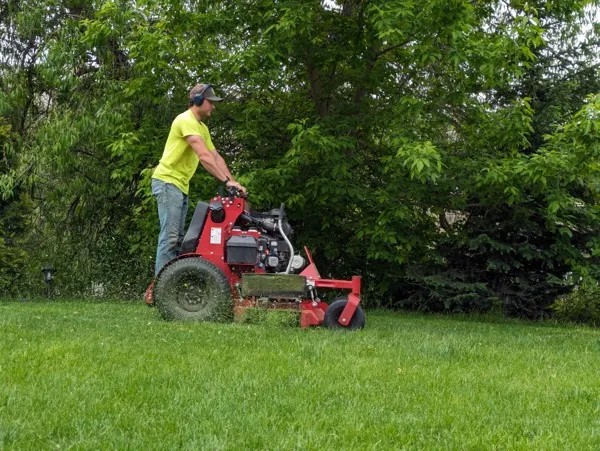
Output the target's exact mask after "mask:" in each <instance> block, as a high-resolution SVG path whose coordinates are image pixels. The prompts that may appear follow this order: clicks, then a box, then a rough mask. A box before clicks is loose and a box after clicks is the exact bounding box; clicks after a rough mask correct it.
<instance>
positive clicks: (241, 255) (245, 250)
mask: <svg viewBox="0 0 600 451" xmlns="http://www.w3.org/2000/svg"><path fill="white" fill-rule="evenodd" d="M225 248H226V257H225V259H226V261H227V263H230V264H236V265H255V264H256V263H257V262H258V246H257V243H256V238H254V237H253V236H232V237H231V238H229V239H228V240H227V245H226V247H225Z"/></svg>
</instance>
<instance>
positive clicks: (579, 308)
mask: <svg viewBox="0 0 600 451" xmlns="http://www.w3.org/2000/svg"><path fill="white" fill-rule="evenodd" d="M552 309H553V310H554V312H555V314H556V317H557V318H558V319H559V320H561V321H570V322H577V323H584V324H589V325H591V326H596V327H598V326H600V286H599V285H598V282H597V281H590V282H586V283H584V284H582V285H581V286H580V287H579V289H577V290H575V291H574V292H573V293H571V294H570V295H568V296H565V297H563V298H561V299H558V300H557V301H556V302H554V304H552Z"/></svg>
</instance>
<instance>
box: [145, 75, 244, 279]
mask: <svg viewBox="0 0 600 451" xmlns="http://www.w3.org/2000/svg"><path fill="white" fill-rule="evenodd" d="M222 100H223V99H222V98H221V97H217V96H216V95H215V93H214V91H213V89H212V85H211V84H209V83H201V84H198V85H196V86H194V88H193V89H192V90H191V91H190V95H189V104H188V106H189V108H188V110H187V111H185V112H183V113H181V114H180V115H179V116H177V117H176V118H175V120H174V121H173V124H172V125H171V131H170V132H169V137H168V138H167V142H166V144H165V150H164V152H163V155H162V158H161V159H160V162H159V163H158V166H157V167H156V169H155V170H154V173H153V174H152V194H153V195H154V197H156V201H157V203H158V217H159V220H160V234H159V236H158V248H157V250H156V265H155V274H158V272H159V271H160V270H161V268H162V267H163V266H164V265H165V263H167V262H168V261H169V260H171V259H172V258H174V257H176V256H177V253H178V250H179V247H180V246H181V242H182V241H183V235H184V228H185V217H186V214H187V209H188V192H189V182H190V179H191V178H192V176H193V175H194V173H195V172H196V168H197V167H198V162H200V163H201V164H202V166H204V168H205V169H206V170H207V171H208V172H209V173H210V174H212V175H213V176H214V177H215V178H216V179H217V180H219V181H221V182H223V183H226V184H227V186H232V187H235V188H237V189H239V190H241V191H242V192H244V193H245V192H246V188H244V187H243V186H242V185H240V184H239V183H238V182H236V181H235V179H234V178H233V176H232V175H231V172H229V169H228V168H227V164H226V163H225V160H223V158H222V157H221V155H219V152H217V150H216V149H215V146H214V145H213V143H212V140H211V139H210V133H209V132H208V128H207V127H206V125H204V122H203V121H204V120H205V119H206V118H208V117H210V115H211V113H212V111H213V110H214V109H215V103H216V102H220V101H222Z"/></svg>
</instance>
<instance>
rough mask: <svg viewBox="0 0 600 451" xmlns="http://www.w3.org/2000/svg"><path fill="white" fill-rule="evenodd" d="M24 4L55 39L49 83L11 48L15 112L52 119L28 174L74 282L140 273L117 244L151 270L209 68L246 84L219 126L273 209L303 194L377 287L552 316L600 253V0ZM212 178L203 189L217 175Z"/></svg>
mask: <svg viewBox="0 0 600 451" xmlns="http://www.w3.org/2000/svg"><path fill="white" fill-rule="evenodd" d="M20 5H21V6H22V8H21V9H22V11H23V13H19V14H21V15H20V16H19V14H17V13H16V9H12V10H10V11H9V13H8V15H7V14H5V13H3V16H2V17H3V23H4V24H8V25H5V27H7V28H6V29H11V30H15V32H17V31H18V33H17V35H19V36H21V37H20V38H19V39H20V40H19V42H20V44H19V45H20V48H24V49H26V48H27V45H26V44H24V43H25V42H30V41H31V36H30V35H31V33H30V35H27V33H25V31H27V30H29V31H35V32H34V33H33V35H35V39H34V42H36V43H37V44H36V45H37V46H38V47H39V48H40V49H41V50H39V55H43V57H41V58H40V57H38V59H36V60H35V62H33V64H32V69H31V73H32V74H33V75H32V76H31V79H30V80H31V81H30V82H28V81H27V80H28V78H27V76H26V75H25V74H26V73H27V72H26V71H24V70H21V69H18V68H17V67H16V66H15V64H14V61H15V60H13V63H11V64H8V65H5V66H3V72H2V77H3V93H4V94H3V96H2V99H3V102H4V103H3V104H5V105H9V106H10V109H7V110H3V111H8V113H6V114H7V117H10V118H11V119H10V120H11V121H12V120H13V119H14V118H18V117H25V118H26V120H25V123H27V122H28V121H29V123H30V124H32V125H31V127H30V128H27V131H24V132H23V133H24V134H23V136H24V137H26V139H23V141H21V142H20V143H19V144H18V151H17V152H16V154H18V155H19V161H18V162H17V163H15V164H14V165H13V166H11V168H12V169H11V171H12V172H11V171H9V173H10V174H11V179H12V180H13V185H14V183H19V182H20V181H22V182H23V183H25V185H26V186H29V187H31V189H32V190H33V192H34V193H36V196H37V198H39V199H40V200H39V201H38V202H39V204H40V205H43V208H42V210H43V213H42V214H41V217H43V218H44V221H45V222H44V225H43V229H44V230H45V231H46V233H48V234H49V235H51V236H52V237H53V239H52V240H51V242H52V243H54V244H53V246H54V247H53V249H52V252H54V253H56V252H59V253H61V255H64V259H65V260H66V261H68V262H69V264H73V263H74V262H78V263H77V264H80V265H81V269H82V270H81V271H78V272H77V275H78V276H77V277H76V276H73V280H72V283H71V285H72V286H76V285H77V284H83V283H84V282H85V281H86V280H87V281H89V280H90V279H93V278H99V277H101V275H102V274H108V273H111V274H114V276H115V277H114V286H115V287H119V286H123V285H124V283H125V281H127V280H128V279H130V277H131V271H126V270H123V271H122V272H121V271H115V269H114V266H115V262H116V261H119V262H123V265H124V266H125V267H126V268H127V267H135V268H137V269H136V270H135V273H136V277H137V278H136V280H135V281H133V285H134V286H135V287H136V288H137V289H140V288H141V287H142V286H143V284H144V281H146V280H147V279H148V278H149V277H150V268H151V261H152V258H153V253H154V246H155V240H156V238H155V234H156V230H155V229H156V218H155V213H154V207H153V206H152V199H151V197H150V195H149V189H148V184H149V176H150V174H151V170H152V167H153V166H154V165H155V164H156V162H157V160H158V158H159V157H160V154H161V151H162V146H163V144H164V139H165V137H166V133H167V131H168V127H169V125H170V121H171V120H172V118H173V117H174V116H175V115H176V114H177V113H178V112H180V111H181V110H182V109H183V108H185V101H186V99H185V95H186V92H187V91H188V90H189V88H190V87H191V86H193V85H194V84H195V83H196V82H198V81H201V80H204V81H211V82H214V83H215V84H217V85H218V87H220V88H221V89H222V90H223V91H224V92H225V93H226V94H227V97H228V100H229V101H228V102H226V103H224V104H223V105H219V108H218V110H217V114H215V115H214V116H213V117H212V118H211V123H210V128H211V131H212V133H213V135H214V141H215V142H216V143H217V146H218V147H219V148H220V149H221V151H222V152H223V153H225V154H226V158H227V159H228V160H229V161H230V162H232V166H233V168H234V172H235V173H236V174H238V175H239V177H240V178H241V179H242V181H243V182H244V183H245V184H246V185H247V186H249V187H250V190H251V196H252V201H253V204H254V206H255V208H265V209H266V208H269V207H271V206H277V205H279V203H281V202H282V201H285V202H286V204H287V206H288V212H289V215H290V219H291V222H292V223H293V224H294V226H295V229H296V230H297V232H298V237H297V240H298V241H299V242H302V243H305V244H308V245H309V246H310V247H311V248H313V249H314V250H315V255H316V258H317V260H318V263H319V266H320V267H322V268H326V270H325V271H324V272H330V273H331V274H332V275H333V274H335V275H336V276H339V277H343V276H347V275H349V274H353V273H361V274H363V275H364V276H365V279H366V280H365V282H366V283H365V286H366V287H368V290H369V296H368V298H369V299H370V301H371V302H373V303H377V302H379V303H381V304H385V305H405V306H414V307H418V308H423V309H433V310H448V309H449V310H465V309H472V308H489V307H490V306H492V305H495V304H500V305H502V306H503V307H504V308H505V310H506V311H507V312H509V313H516V314H524V315H527V316H532V317H536V316H539V315H541V314H544V312H545V311H546V307H547V306H548V305H549V303H550V302H551V301H552V299H554V298H555V297H556V296H557V295H559V294H560V293H563V292H566V291H568V290H569V289H570V286H569V284H568V283H567V282H566V281H565V278H564V276H565V275H566V274H568V273H577V274H589V275H592V276H593V275H595V273H596V266H595V263H596V262H595V257H594V256H595V253H596V252H597V251H596V242H595V240H594V238H593V237H594V235H595V234H596V233H597V230H596V225H595V209H596V205H597V182H596V180H595V178H594V174H593V171H591V169H590V167H588V166H587V165H588V164H591V165H592V166H593V164H595V161H596V160H595V159H592V161H591V162H584V161H579V160H572V155H573V154H574V152H575V151H574V150H573V140H575V141H577V140H581V143H585V144H578V146H585V145H595V144H594V143H595V141H594V139H595V138H594V133H595V132H594V130H595V129H594V127H595V125H594V124H596V123H597V117H596V116H594V114H595V113H594V111H595V110H594V108H595V105H596V102H595V100H594V99H593V98H591V99H590V100H589V103H588V104H584V98H585V97H586V95H587V94H590V93H592V92H594V91H595V90H597V81H594V83H589V81H590V80H593V79H594V77H593V75H594V74H595V72H594V70H595V68H597V66H596V64H597V61H595V60H594V58H595V56H594V55H596V54H597V49H598V40H597V36H596V34H595V30H593V29H591V30H590V31H589V35H588V36H583V35H582V31H581V30H582V27H583V25H584V24H585V23H586V21H585V14H587V11H588V10H587V9H586V8H594V7H596V6H597V2H596V1H595V0H594V1H592V0H590V1H583V0H582V1H568V2H564V1H561V2H558V1H556V2H546V1H545V2H542V1H519V2H516V1H515V2H510V3H507V2H497V1H491V0H489V1H478V2H472V1H466V0H453V1H450V2H448V1H441V0H429V1H427V2H414V1H412V0H386V1H383V0H344V1H337V2H324V1H323V2H322V1H317V0H310V1H299V0H282V1H278V2H272V1H267V0H259V1H255V0H254V1H249V0H239V1H236V2H210V1H194V2H189V1H188V2H184V1H173V0H171V1H167V0H146V1H143V2H131V1H125V0H123V1H118V2H116V1H98V2H93V3H87V2H74V1H70V2H67V1H65V2H62V3H60V4H59V6H58V7H57V6H55V5H56V2H48V3H47V4H38V3H33V2H20ZM18 17H20V18H21V19H22V21H21V22H20V21H19V20H21V19H19V20H17V18H18ZM25 18H26V20H25ZM34 19H35V20H34ZM25 23H27V24H34V23H37V24H39V26H33V25H25ZM19 33H20V34H19ZM28 36H29V37H28ZM27 39H29V41H28V40H27ZM19 74H20V75H19ZM7 77H8V78H7ZM10 77H13V78H10ZM28 83H29V84H28ZM17 86H18V87H20V92H27V90H26V89H25V88H26V87H28V86H29V87H31V89H32V91H30V92H32V93H33V94H32V95H31V96H29V98H31V99H32V100H31V101H30V102H29V103H30V105H33V106H35V108H34V109H32V108H31V107H30V108H25V105H26V104H27V101H26V100H25V101H20V102H19V101H17V99H16V97H14V96H11V95H10V94H9V93H10V92H13V91H14V88H16V87H17ZM17 92H19V91H18V90H17ZM582 108H583V109H582ZM579 110H581V112H580V113H579V116H575V113H576V112H577V111H579ZM2 115H5V113H2ZM585 115H591V116H590V118H591V119H590V120H589V121H588V122H589V124H590V125H589V127H590V128H589V130H588V129H587V128H585V127H583V128H582V127H581V126H579V125H577V124H578V122H577V121H581V120H582V118H583V117H584V116H585ZM585 117H587V116H585ZM569 124H570V125H569ZM561 127H562V128H561ZM586 127H587V126H586ZM569 140H571V141H569ZM590 143H591V144H590ZM37 149H44V152H43V153H42V154H41V155H40V153H39V152H36V150H37ZM579 154H581V152H580V153H579ZM594 158H595V157H594ZM23 169H25V170H23ZM583 170H585V171H587V172H586V173H585V174H586V175H585V176H581V174H580V172H578V171H583ZM20 174H26V177H21V176H20ZM196 178H197V179H196V181H195V183H192V188H193V191H192V192H191V199H192V203H193V202H194V201H195V200H199V199H206V198H208V197H210V196H211V195H212V194H213V193H214V192H215V189H216V184H215V182H214V181H212V180H211V178H210V177H209V176H207V175H206V174H204V173H200V174H199V175H198V176H197V177H196ZM4 186H6V184H5V185H4ZM4 191H5V192H6V189H5V190H4ZM95 218H100V219H99V220H96V219H95ZM82 241H85V242H86V243H89V245H88V246H85V247H83V246H81V244H80V243H81V242H82ZM108 250H110V252H109V251H108ZM117 256H118V258H117ZM83 269H85V271H84V270H83ZM129 282H131V281H129Z"/></svg>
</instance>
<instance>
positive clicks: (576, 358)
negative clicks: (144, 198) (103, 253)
mask: <svg viewBox="0 0 600 451" xmlns="http://www.w3.org/2000/svg"><path fill="white" fill-rule="evenodd" d="M0 340H1V343H2V344H1V346H0V448H2V449H63V448H73V449H106V448H110V449H402V448H407V449H456V448H460V449H486V450H487V449H494V448H498V449H535V450H538V449H577V450H582V449H599V448H600V373H599V368H600V330H594V329H588V328H583V327H567V326H558V325H551V324H530V323H523V322H517V321H508V320H501V319H498V318H481V317H479V318H478V317H431V316H422V315H407V314H394V313H390V312H367V328H366V329H365V330H363V331H359V332H354V333H344V332H332V331H329V330H324V329H311V330H301V329H299V328H289V327H277V326H276V325H275V326H274V325H272V324H270V325H246V324H209V323H204V324H183V323H166V322H163V321H162V320H161V319H160V318H159V316H158V313H157V312H156V310H155V309H149V308H147V307H146V306H144V305H141V304H133V303H129V304H127V303H92V302H26V303H25V302H0Z"/></svg>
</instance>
